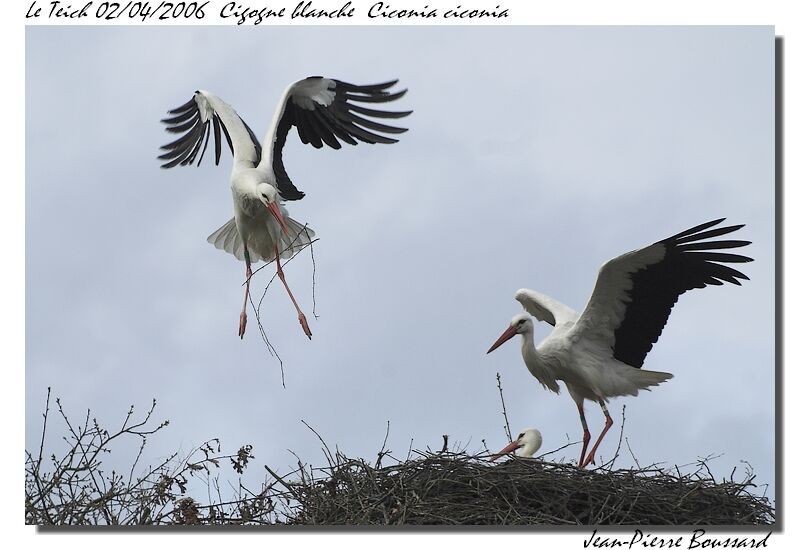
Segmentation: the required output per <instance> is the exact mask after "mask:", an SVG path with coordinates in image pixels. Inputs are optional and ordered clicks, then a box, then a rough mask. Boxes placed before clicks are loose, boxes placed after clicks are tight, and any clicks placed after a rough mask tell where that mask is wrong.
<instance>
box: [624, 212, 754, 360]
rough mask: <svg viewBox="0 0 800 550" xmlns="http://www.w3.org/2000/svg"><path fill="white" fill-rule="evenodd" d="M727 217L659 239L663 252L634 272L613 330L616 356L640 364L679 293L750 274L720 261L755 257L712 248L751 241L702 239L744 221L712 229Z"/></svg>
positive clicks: (738, 261)
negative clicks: (651, 262) (631, 283)
mask: <svg viewBox="0 0 800 550" xmlns="http://www.w3.org/2000/svg"><path fill="white" fill-rule="evenodd" d="M722 221H724V218H722V219H718V220H714V221H711V222H708V223H704V224H701V225H698V226H696V227H693V228H691V229H688V230H686V231H683V232H681V233H678V234H677V235H673V236H672V237H669V238H668V239H664V240H662V241H659V242H658V243H656V244H661V245H663V246H664V247H665V248H666V252H665V255H664V258H663V259H662V260H661V261H659V262H657V263H654V264H651V265H649V266H647V267H645V268H643V269H640V270H639V271H636V272H634V273H632V274H631V275H630V277H631V281H632V282H633V288H631V289H630V290H629V291H628V297H629V301H628V304H627V307H626V309H625V315H624V319H623V321H622V323H621V324H620V326H619V327H617V329H616V330H615V332H614V357H615V358H616V359H618V360H619V361H622V362H623V363H627V364H628V365H631V366H632V367H637V368H641V367H642V364H643V363H644V359H645V357H646V356H647V354H648V353H649V352H650V350H651V349H652V348H653V344H655V343H656V341H657V340H658V338H659V336H660V335H661V331H662V330H663V329H664V326H665V325H666V324H667V319H668V318H669V315H670V312H671V311H672V307H673V306H674V305H675V303H676V302H677V301H678V297H679V296H680V295H681V294H683V293H684V292H686V291H687V290H691V289H693V288H703V287H705V286H707V285H722V284H723V283H724V282H729V283H733V284H736V285H739V284H741V283H740V280H747V279H748V278H747V276H746V275H744V274H743V273H741V272H739V271H737V270H735V269H733V268H731V267H729V266H727V265H723V264H722V263H715V262H727V263H742V262H751V261H753V260H752V258H748V257H747V256H741V255H738V254H726V253H720V252H713V251H714V250H716V249H720V248H738V247H742V246H746V245H748V244H750V242H749V241H732V240H729V241H704V242H700V241H702V240H703V239H707V238H711V237H716V236H719V235H726V234H728V233H732V232H733V231H736V230H737V229H740V228H741V227H743V226H742V225H734V226H728V227H721V228H717V229H713V230H711V231H705V230H706V229H708V228H710V227H713V226H715V225H718V224H719V223H721V222H722Z"/></svg>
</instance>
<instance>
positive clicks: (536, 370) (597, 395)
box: [487, 219, 752, 467]
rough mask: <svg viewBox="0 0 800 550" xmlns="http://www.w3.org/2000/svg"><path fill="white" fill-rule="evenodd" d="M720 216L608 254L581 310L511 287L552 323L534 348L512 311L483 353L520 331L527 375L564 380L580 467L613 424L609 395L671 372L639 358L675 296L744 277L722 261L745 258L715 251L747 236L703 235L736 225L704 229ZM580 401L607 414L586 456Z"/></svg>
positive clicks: (522, 317) (633, 391)
mask: <svg viewBox="0 0 800 550" xmlns="http://www.w3.org/2000/svg"><path fill="white" fill-rule="evenodd" d="M722 221H723V220H722V219H719V220H714V221H711V222H707V223H705V224H701V225H698V226H696V227H693V228H691V229H688V230H686V231H683V232H681V233H678V234H677V235H673V236H672V237H669V238H667V239H664V240H662V241H659V242H657V243H654V244H652V245H650V246H647V247H645V248H642V249H639V250H635V251H632V252H628V253H627V254H623V255H621V256H618V257H617V258H614V259H612V260H610V261H609V262H607V263H606V264H605V265H604V266H603V267H602V268H601V269H600V273H599V274H598V277H597V282H596V284H595V288H594V291H593V293H592V296H591V298H590V299H589V303H588V304H587V306H586V309H585V310H584V311H583V313H581V314H580V315H578V314H577V313H576V312H575V311H573V310H572V309H570V308H569V307H567V306H565V305H563V304H561V303H559V302H558V301H557V300H554V299H553V298H550V297H549V296H546V295H544V294H542V293H540V292H536V291H533V290H528V289H522V290H519V291H517V294H516V296H515V297H516V299H517V300H518V301H519V302H520V303H521V304H522V306H523V307H524V308H525V310H527V311H528V313H530V315H532V316H533V317H535V318H536V319H538V320H540V321H545V322H547V323H549V324H550V325H552V326H553V327H554V329H553V331H552V332H551V333H550V334H549V335H548V336H547V337H546V338H545V339H544V340H543V341H542V342H541V344H540V345H539V347H538V348H537V347H536V346H535V344H534V341H533V319H532V318H531V316H530V315H526V314H519V315H516V316H514V317H513V318H512V319H511V324H510V325H509V327H508V328H507V329H506V331H505V332H503V334H501V335H500V337H499V338H498V339H497V341H496V342H495V343H494V344H493V345H492V347H491V348H490V349H489V352H492V351H494V350H495V349H497V348H498V347H499V346H500V345H502V344H503V343H504V342H506V341H508V340H510V339H511V338H513V337H514V336H515V335H517V334H519V335H520V336H521V344H522V357H523V360H524V361H525V365H526V366H527V367H528V370H529V371H530V373H531V374H532V375H533V376H534V377H535V378H536V379H537V380H538V381H539V382H540V383H541V384H542V385H543V386H544V387H545V388H547V389H549V390H551V391H553V392H555V393H559V390H560V387H559V385H558V381H559V380H560V381H563V382H564V384H565V385H566V387H567V390H568V391H569V394H570V396H571V397H572V399H573V400H574V401H575V404H576V405H577V408H578V414H579V415H580V420H581V425H582V427H583V448H582V450H581V456H580V460H579V462H578V464H579V465H580V466H581V467H586V466H587V465H588V464H589V463H594V461H595V452H596V451H597V448H598V446H599V445H600V442H601V441H602V440H603V437H604V436H605V434H606V433H607V432H608V430H609V428H611V425H612V424H613V420H612V418H611V415H610V414H609V412H608V409H607V408H606V401H607V400H608V399H609V398H611V397H618V396H623V395H634V396H635V395H638V393H639V390H645V389H649V388H650V387H652V386H657V385H659V384H661V383H662V382H665V381H666V380H669V379H670V378H672V374H670V373H668V372H658V371H649V370H644V369H642V364H643V362H644V358H645V356H646V355H647V353H648V352H649V351H650V350H651V349H652V347H653V344H654V343H655V342H656V341H657V340H658V337H659V336H660V335H661V331H662V330H663V328H664V326H665V325H666V322H667V319H668V318H669V314H670V312H671V310H672V307H673V305H674V304H675V303H676V302H677V300H678V297H679V296H680V295H681V294H683V293H684V292H686V291H687V290H690V289H692V288H703V287H705V286H707V285H722V284H723V283H724V282H729V283H733V284H736V285H739V284H741V283H740V282H739V281H740V280H741V279H745V280H746V279H747V276H746V275H744V274H743V273H740V272H739V271H737V270H735V269H733V268H732V267H730V266H728V265H725V264H726V263H740V262H749V261H752V259H751V258H748V257H746V256H740V255H738V254H730V253H723V252H718V250H720V249H728V248H738V247H742V246H745V245H748V244H750V243H749V241H737V240H721V241H706V240H705V239H709V238H712V237H717V236H720V235H726V234H728V233H731V232H733V231H736V230H738V229H739V228H741V227H742V226H741V225H736V226H728V227H720V228H716V229H710V228H711V227H714V226H716V225H718V224H719V223H720V222H722ZM489 352H487V353H489ZM586 400H589V401H594V402H596V403H598V404H599V405H600V408H601V409H602V410H603V414H604V415H605V418H606V423H605V426H604V427H603V431H602V432H601V433H600V436H599V437H598V438H597V440H596V442H595V444H594V446H593V447H592V449H591V451H589V453H588V455H587V454H586V450H587V447H588V444H589V441H590V439H591V434H590V432H589V428H588V424H587V422H586V418H585V415H584V410H583V404H584V401H586Z"/></svg>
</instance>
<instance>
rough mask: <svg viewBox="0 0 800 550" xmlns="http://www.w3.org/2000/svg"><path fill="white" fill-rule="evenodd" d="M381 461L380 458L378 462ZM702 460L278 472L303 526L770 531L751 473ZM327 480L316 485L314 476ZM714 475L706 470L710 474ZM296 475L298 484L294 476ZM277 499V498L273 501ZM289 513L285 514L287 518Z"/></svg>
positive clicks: (417, 462)
mask: <svg viewBox="0 0 800 550" xmlns="http://www.w3.org/2000/svg"><path fill="white" fill-rule="evenodd" d="M379 458H380V457H379ZM704 466H705V464H704V463H703V462H702V461H701V462H700V463H698V468H697V469H696V470H694V471H693V472H692V473H690V474H683V473H680V472H679V471H677V469H676V470H675V471H666V470H663V469H660V468H649V469H640V470H615V471H609V470H603V469H601V470H583V469H579V468H577V467H575V466H574V465H571V464H559V463H550V462H544V461H542V460H538V459H520V458H516V457H514V458H511V459H508V460H507V461H505V462H503V463H500V464H496V463H491V462H489V461H488V460H487V458H486V457H485V455H484V456H472V455H468V454H464V453H450V452H440V453H431V452H428V453H419V454H418V457H417V458H414V459H408V460H406V461H403V462H398V463H397V464H394V465H391V466H383V467H381V466H380V460H379V461H378V465H376V466H372V465H370V464H369V463H367V462H365V461H364V460H361V459H349V458H347V457H345V456H343V455H340V454H338V453H337V455H336V459H335V461H333V463H330V464H329V465H328V466H326V467H324V468H319V469H316V468H311V469H309V468H306V467H302V468H301V469H300V470H298V471H299V472H300V475H298V476H296V477H297V478H298V479H295V480H293V481H287V480H286V479H285V478H281V477H279V476H278V475H277V474H275V473H274V472H272V471H270V473H271V474H272V475H273V477H275V479H276V482H275V485H274V486H273V487H272V488H273V490H275V489H277V487H278V486H280V487H282V489H281V491H282V492H283V491H285V492H283V494H282V496H283V497H284V498H285V500H284V502H286V503H287V504H289V502H291V503H292V504H291V505H290V508H291V511H290V513H288V514H286V515H285V516H284V518H285V521H286V523H289V524H295V525H297V524H300V525H548V526H552V525H594V524H604V525H769V524H772V523H774V521H775V512H774V509H773V508H772V506H771V505H770V502H769V500H768V499H767V498H766V497H763V496H761V497H759V496H755V495H753V494H752V493H751V492H749V491H748V488H750V487H754V485H753V483H752V481H753V476H752V474H748V475H747V476H746V479H744V480H743V481H742V482H734V481H722V482H716V481H715V480H714V479H713V477H704V474H703V473H702V472H709V470H708V468H704ZM315 470H316V471H317V472H318V473H322V476H321V477H319V478H318V479H312V474H313V472H314V471H315ZM706 475H707V476H710V472H709V473H708V474H706ZM293 477H295V476H293ZM273 496H276V495H275V494H273ZM287 511H288V510H287Z"/></svg>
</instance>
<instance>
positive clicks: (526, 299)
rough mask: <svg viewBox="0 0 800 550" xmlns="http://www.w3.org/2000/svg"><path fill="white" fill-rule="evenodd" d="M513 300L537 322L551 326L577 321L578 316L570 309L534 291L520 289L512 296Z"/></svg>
mask: <svg viewBox="0 0 800 550" xmlns="http://www.w3.org/2000/svg"><path fill="white" fill-rule="evenodd" d="M514 298H516V299H517V301H518V302H519V303H520V304H522V307H524V308H525V311H527V312H528V313H530V314H531V315H533V316H534V317H536V318H537V319H538V320H540V321H544V322H545V323H550V324H551V325H553V326H559V325H563V324H566V323H573V322H575V321H576V320H577V319H578V314H577V313H576V312H575V311H574V310H573V309H572V308H569V307H567V306H565V305H564V304H562V303H561V302H559V301H558V300H555V299H553V298H551V297H550V296H547V295H545V294H542V293H541V292H536V291H535V290H529V289H527V288H521V289H519V290H518V291H517V293H516V294H515V295H514Z"/></svg>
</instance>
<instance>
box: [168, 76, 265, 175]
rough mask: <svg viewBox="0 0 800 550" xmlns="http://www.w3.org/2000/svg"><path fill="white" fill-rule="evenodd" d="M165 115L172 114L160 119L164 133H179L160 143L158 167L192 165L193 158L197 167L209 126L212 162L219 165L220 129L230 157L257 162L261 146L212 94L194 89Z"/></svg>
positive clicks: (201, 158) (228, 108)
mask: <svg viewBox="0 0 800 550" xmlns="http://www.w3.org/2000/svg"><path fill="white" fill-rule="evenodd" d="M168 114H170V115H172V116H170V117H168V118H165V119H163V120H162V121H161V122H163V123H164V124H166V125H167V128H166V130H167V132H170V133H173V134H182V135H181V136H180V137H179V138H178V139H176V140H175V141H173V142H171V143H168V144H166V145H162V146H161V149H162V150H163V151H166V152H165V153H164V154H162V155H160V156H159V157H158V158H159V159H160V160H163V161H164V164H162V165H161V167H162V168H172V167H173V166H177V165H179V164H180V165H181V166H186V165H188V164H194V161H195V159H197V165H198V166H200V162H201V161H202V160H203V155H204V154H205V152H206V148H207V147H208V142H209V140H210V137H211V131H212V128H213V132H214V155H215V159H214V162H215V164H219V159H220V155H221V153H222V151H221V150H222V136H221V135H220V130H222V133H224V134H225V140H226V141H227V142H228V147H230V150H231V153H233V158H234V160H236V161H244V162H247V163H249V164H250V166H252V167H254V166H257V165H258V163H259V162H260V161H261V145H260V144H259V143H258V139H256V136H255V134H253V131H252V130H251V129H250V127H249V126H248V125H247V124H245V122H244V120H242V118H241V117H240V116H239V115H238V114H237V113H236V111H234V110H233V108H232V107H231V106H230V105H228V104H227V103H225V102H224V101H222V100H221V99H220V98H218V97H217V96H215V95H214V94H211V93H209V92H205V91H203V90H198V91H196V92H195V93H194V95H193V96H192V99H190V100H189V101H187V102H186V103H184V104H183V105H181V106H180V107H176V108H175V109H172V110H171V111H169V112H168ZM198 153H199V154H200V156H199V157H198V156H197V155H198Z"/></svg>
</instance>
